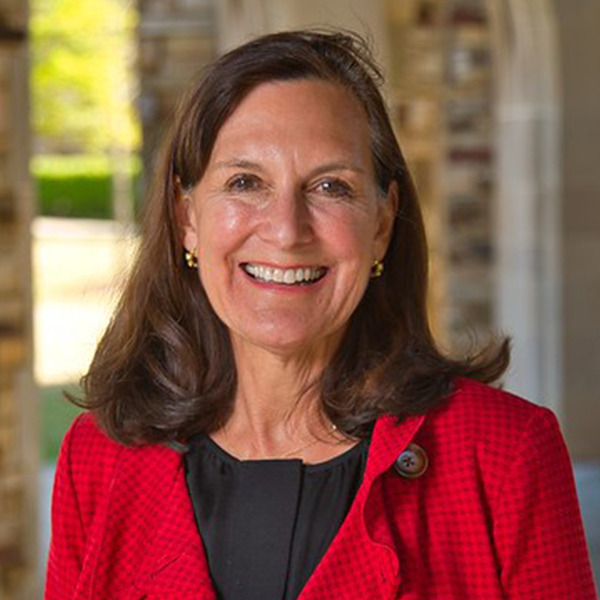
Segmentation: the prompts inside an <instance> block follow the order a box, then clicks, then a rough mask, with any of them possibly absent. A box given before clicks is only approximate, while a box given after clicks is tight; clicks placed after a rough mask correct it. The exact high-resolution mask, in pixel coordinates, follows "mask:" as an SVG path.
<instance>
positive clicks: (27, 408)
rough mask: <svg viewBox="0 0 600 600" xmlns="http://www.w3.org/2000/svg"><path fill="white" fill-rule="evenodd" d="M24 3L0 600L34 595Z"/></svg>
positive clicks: (9, 86) (3, 371)
mask: <svg viewBox="0 0 600 600" xmlns="http://www.w3.org/2000/svg"><path fill="white" fill-rule="evenodd" d="M26 31H27V2H25V1H23V0H2V1H0V599H1V600H8V599H9V598H10V600H18V599H23V600H25V599H30V598H34V597H36V595H37V593H38V591H37V582H36V573H37V569H36V564H35V563H36V554H37V547H36V539H35V537H36V536H35V531H36V522H37V519H36V514H37V504H36V503H37V495H36V493H35V491H36V479H37V466H38V443H37V437H38V430H37V426H36V425H37V419H36V414H37V408H38V403H37V402H36V400H37V397H36V393H35V389H34V385H33V375H32V373H33V368H32V301H31V296H32V290H31V259H30V244H31V238H30V233H29V230H30V224H31V219H32V215H33V212H34V203H33V196H32V187H31V185H30V181H29V176H28V163H29V143H28V139H29V128H28V123H29V115H28V93H27V82H28V64H27V43H26V40H27V34H26Z"/></svg>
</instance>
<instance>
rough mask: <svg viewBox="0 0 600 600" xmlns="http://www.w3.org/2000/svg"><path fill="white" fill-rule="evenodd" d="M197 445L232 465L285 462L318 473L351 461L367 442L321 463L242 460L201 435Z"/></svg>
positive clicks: (260, 459) (360, 442)
mask: <svg viewBox="0 0 600 600" xmlns="http://www.w3.org/2000/svg"><path fill="white" fill-rule="evenodd" d="M197 443H203V444H204V446H205V447H206V449H207V450H209V451H210V452H213V453H214V454H216V455H217V456H218V457H219V458H220V459H221V460H223V461H224V462H226V463H228V464H230V465H234V466H235V465H238V466H241V465H244V464H257V463H265V464H266V463H271V462H279V463H281V462H284V463H286V462H287V463H290V464H294V463H301V465H302V467H303V471H304V472H305V473H307V474H308V473H317V472H319V471H326V470H328V469H332V468H334V467H336V466H338V465H339V464H341V463H344V462H346V461H347V460H351V459H352V458H353V457H354V455H355V454H358V453H360V452H362V451H363V449H364V447H365V445H366V444H367V440H359V441H358V442H357V443H356V444H355V445H354V446H352V447H351V448H348V450H346V451H344V452H342V453H341V454H339V455H338V456H334V457H333V458H330V459H328V460H325V461H323V462H320V463H309V464H307V463H304V462H303V461H302V459H300V458H252V459H241V458H237V457H236V456H233V454H230V453H229V452H227V450H225V449H224V448H222V447H221V446H220V445H219V444H217V442H215V441H214V440H213V439H212V438H211V437H210V435H208V434H200V435H198V436H197Z"/></svg>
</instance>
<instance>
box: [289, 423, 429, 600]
mask: <svg viewBox="0 0 600 600" xmlns="http://www.w3.org/2000/svg"><path fill="white" fill-rule="evenodd" d="M424 420H425V416H415V417H410V418H408V419H406V420H404V421H403V422H401V423H399V424H398V423H397V422H396V420H395V418H393V417H387V416H386V417H381V418H380V419H378V421H377V423H376V425H375V429H374V431H373V437H372V441H371V446H370V448H369V457H368V460H367V465H366V468H365V474H364V478H363V483H362V485H361V487H360V489H359V491H358V493H357V496H356V499H355V501H354V503H353V505H352V508H351V509H350V512H349V513H348V516H347V517H346V520H345V521H344V523H343V524H342V526H341V528H340V530H339V532H338V534H337V535H336V537H335V539H334V540H333V542H332V544H331V546H330V547H329V549H328V551H327V553H326V554H325V556H324V557H323V560H322V561H321V562H320V563H319V566H318V567H317V569H316V570H315V572H314V573H313V575H312V577H311V578H310V579H309V581H308V583H307V584H306V586H305V588H304V590H303V591H302V594H301V595H300V597H299V600H322V599H323V598H327V597H332V595H331V590H332V589H333V590H335V598H336V599H340V600H341V599H344V600H346V599H353V598H356V599H358V598H360V599H361V600H368V599H370V598H373V599H375V598H377V599H378V600H380V599H384V598H393V597H395V594H396V591H397V589H398V587H399V585H400V565H399V561H398V555H397V553H396V551H395V550H394V544H393V540H394V533H393V531H392V523H391V522H390V520H389V519H387V518H386V512H385V507H384V502H383V500H384V499H383V494H382V487H381V481H380V476H381V475H382V474H383V473H385V472H386V471H387V470H388V469H390V468H391V467H392V465H393V464H394V461H395V460H396V459H397V458H398V456H399V455H400V453H401V452H402V451H403V450H404V449H405V448H406V446H407V445H408V444H409V442H410V441H411V440H412V438H413V437H414V435H415V434H416V433H417V431H418V430H419V428H420V427H421V425H422V424H423V422H424Z"/></svg>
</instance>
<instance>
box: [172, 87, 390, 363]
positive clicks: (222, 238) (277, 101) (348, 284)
mask: <svg viewBox="0 0 600 600" xmlns="http://www.w3.org/2000/svg"><path fill="white" fill-rule="evenodd" d="M395 193H396V192H395V188H393V189H391V191H390V193H389V194H388V197H385V198H382V197H381V195H380V194H379V193H378V190H377V186H376V182H375V176H374V170H373V164H372V159H371V146H370V139H369V126H368V122H367V117H366V114H365V113H364V109H363V108H362V106H361V105H360V104H359V102H358V101H357V100H356V99H355V98H354V97H353V96H352V95H351V94H350V93H349V92H348V91H346V90H345V89H344V88H343V87H341V86H337V85H334V84H332V83H328V82H323V81H315V80H302V81H295V82H274V83H267V84H262V85H260V86H258V87H257V88H255V89H254V90H253V91H252V92H251V93H250V94H249V95H248V96H247V97H246V98H245V99H244V100H243V101H242V102H241V104H240V105H239V107H238V108H237V109H236V110H235V111H234V112H233V114H232V115H231V116H230V117H229V118H228V120H227V121H226V122H225V124H224V125H223V127H222V128H221V130H220V132H219V134H218V136H217V139H216V142H215V145H214V149H213V152H212V155H211V158H210V162H209V164H208V167H207V169H206V172H205V174H204V176H203V177H202V179H201V180H200V182H199V183H198V184H197V185H196V187H195V188H194V189H193V190H192V191H191V193H190V194H189V195H187V196H183V198H182V208H183V210H182V211H181V214H182V221H183V231H184V245H185V247H186V248H188V249H191V248H194V247H195V248H196V249H197V254H198V262H199V274H200V277H201V280H202V284H203V286H204V288H205V290H206V293H207V296H208V298H209V300H210V303H211V304H212V306H213V308H214V310H215V312H216V313H217V315H218V316H219V317H220V319H221V320H222V321H223V322H224V323H225V325H226V326H227V327H228V328H229V330H230V333H231V336H232V340H233V343H234V347H238V345H239V344H243V345H246V346H247V345H249V346H251V347H261V348H263V349H267V350H270V351H273V352H276V353H280V354H289V353H295V352H304V351H311V350H319V349H320V348H323V347H324V346H323V345H325V347H327V345H328V344H330V343H331V342H333V343H334V345H335V343H336V341H337V340H339V337H340V335H341V333H342V332H343V330H344V328H345V325H346V324H347V322H348V319H349V318H350V316H351V315H352V313H353V311H354V310H355V308H356V306H357V304H358V302H359V300H360V299H361V297H362V295H363V293H364V291H365V288H366V286H367V285H368V284H369V275H370V270H371V265H372V263H373V261H374V260H375V259H382V258H383V256H384V254H385V250H386V248H387V244H388V241H389V237H390V232H391V227H392V223H393V215H394V212H395V208H396V203H397V201H396V198H395ZM377 283H378V282H373V285H377Z"/></svg>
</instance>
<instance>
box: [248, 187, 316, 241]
mask: <svg viewBox="0 0 600 600" xmlns="http://www.w3.org/2000/svg"><path fill="white" fill-rule="evenodd" d="M259 235H260V237H261V239H262V240H263V241H265V242H268V243H270V244H273V245H276V246H277V247H278V248H280V249H282V250H289V249H294V248H296V247H299V246H304V245H306V244H308V243H310V242H311V241H312V240H313V238H314V230H313V224H312V217H311V213H310V210H309V207H308V206H307V204H306V200H305V198H304V197H303V194H302V193H301V192H300V191H296V190H286V191H280V192H279V193H277V194H274V197H273V199H272V201H271V202H269V203H268V205H267V206H265V208H264V210H263V212H262V215H261V222H260V227H259Z"/></svg>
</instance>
